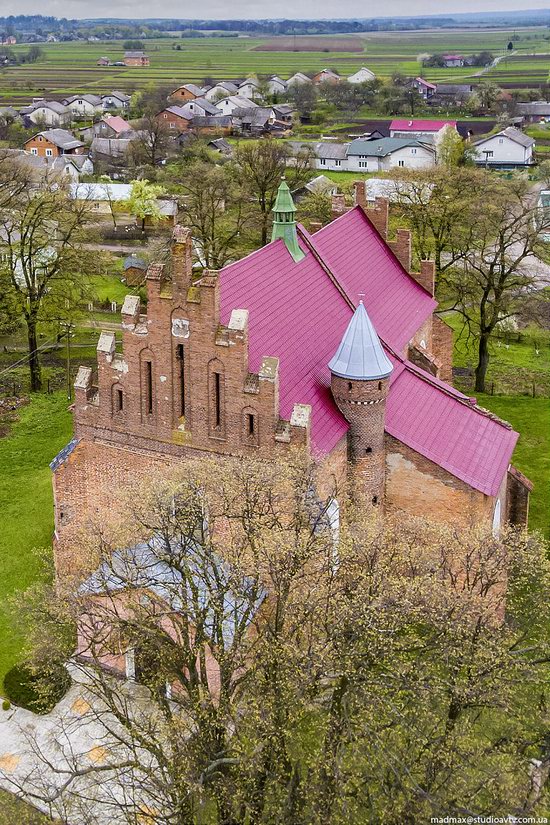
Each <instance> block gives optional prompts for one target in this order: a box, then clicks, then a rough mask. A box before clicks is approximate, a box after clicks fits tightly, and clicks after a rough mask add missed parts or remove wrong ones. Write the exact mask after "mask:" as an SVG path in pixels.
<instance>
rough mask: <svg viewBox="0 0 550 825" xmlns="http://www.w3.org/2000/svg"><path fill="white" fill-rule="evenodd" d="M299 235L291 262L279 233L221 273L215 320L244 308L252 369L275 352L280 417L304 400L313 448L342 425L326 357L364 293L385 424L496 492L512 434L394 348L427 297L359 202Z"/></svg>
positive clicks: (413, 325) (330, 440) (325, 443)
mask: <svg viewBox="0 0 550 825" xmlns="http://www.w3.org/2000/svg"><path fill="white" fill-rule="evenodd" d="M300 236H301V238H300V245H301V247H302V249H303V250H304V251H305V252H306V255H305V257H304V258H303V259H302V260H301V261H299V262H298V263H296V262H295V261H294V260H293V259H292V257H291V256H290V254H289V252H288V250H287V248H286V246H285V244H284V242H283V241H282V240H277V241H274V242H272V243H270V244H268V245H267V246H265V247H263V248H262V249H259V250H257V251H256V252H253V253H252V254H251V255H248V256H247V257H246V258H243V259H242V260H240V261H236V262H235V263H233V264H230V265H229V266H227V267H225V268H224V269H223V270H222V271H221V273H220V289H221V321H222V323H227V322H228V321H229V317H230V315H231V311H232V310H233V309H248V311H249V368H250V370H251V371H252V372H257V371H258V370H259V368H260V365H261V361H262V358H263V357H265V356H275V357H278V358H279V380H280V414H281V416H282V417H283V418H285V419H288V418H289V417H290V415H291V413H292V408H293V406H294V404H310V405H311V407H312V431H311V437H312V445H313V448H314V449H315V450H316V451H317V452H318V453H321V454H326V453H328V452H330V450H332V449H333V448H334V446H335V445H336V444H337V443H338V441H339V440H340V439H341V438H342V437H343V436H344V435H345V433H346V432H347V429H348V424H347V422H346V421H345V419H344V418H343V416H342V415H341V413H340V412H339V410H338V408H337V407H336V405H335V403H334V401H333V398H332V395H331V392H330V371H329V369H328V366H327V365H328V362H329V361H330V359H331V358H332V356H333V355H334V353H335V352H336V349H337V347H338V345H339V343H340V340H341V337H342V335H343V332H344V330H345V329H346V327H347V325H348V323H349V321H350V318H351V316H352V313H353V307H354V306H355V305H356V304H357V303H358V300H359V299H358V295H359V293H360V292H362V293H364V298H363V300H364V304H365V307H366V309H367V312H368V313H369V316H370V318H371V320H372V322H373V324H374V326H375V328H376V329H377V332H378V334H379V336H380V338H381V339H382V342H383V343H384V344H385V345H386V347H387V351H388V354H389V355H390V356H391V357H392V360H393V362H394V371H393V373H392V378H391V384H390V392H389V397H388V403H387V409H386V430H387V432H388V433H389V434H390V435H392V436H394V437H395V438H397V439H399V440H400V441H402V442H403V443H404V444H407V445H408V446H409V447H411V448H412V449H414V450H416V451H417V452H419V453H420V454H421V455H423V456H425V457H426V458H428V459H430V460H431V461H433V462H435V463H436V464H438V465H440V466H441V467H444V468H445V469H446V470H448V471H449V472H450V473H452V474H453V475H455V476H457V477H458V478H460V479H462V480H463V481H465V482H466V483H467V484H469V485H471V486H472V487H474V488H476V489H478V490H481V491H482V492H484V493H486V494H489V495H495V494H496V492H497V491H498V488H499V486H500V483H501V481H502V477H503V474H504V473H505V472H506V469H507V467H508V464H509V461H510V458H511V455H512V451H513V449H514V445H515V442H516V439H517V433H514V432H513V431H512V430H511V429H509V428H508V427H506V426H505V425H503V424H501V423H499V422H498V421H496V420H494V419H493V418H491V417H489V415H486V414H484V413H483V412H481V411H480V410H479V409H478V408H476V407H475V406H472V404H471V403H470V401H469V400H468V399H467V398H466V397H465V396H463V395H462V394H461V393H459V392H458V391H456V390H454V389H453V388H451V387H449V386H448V385H446V384H445V383H444V382H442V381H439V380H438V379H435V378H433V377H432V376H429V375H427V374H426V373H424V372H423V371H422V370H420V369H418V368H417V367H415V366H413V365H412V364H410V363H409V362H408V361H406V360H405V359H403V358H402V357H401V356H399V355H397V354H396V350H400V349H403V346H404V344H405V343H406V342H407V341H408V340H409V339H410V338H411V337H412V335H413V334H414V332H416V330H417V329H418V327H419V326H420V325H421V324H422V322H423V321H424V319H425V318H426V317H427V315H428V314H429V313H430V312H431V311H432V309H433V306H434V302H433V300H432V298H431V297H430V296H429V295H428V293H426V292H425V291H424V290H423V289H422V288H421V287H419V286H418V285H416V284H415V282H414V280H413V279H412V278H411V277H410V276H409V275H408V274H407V273H406V272H405V271H404V269H403V268H402V267H401V266H400V264H398V263H397V261H396V258H395V257H394V255H393V254H392V253H391V252H390V250H389V249H388V248H387V247H386V245H385V244H384V243H383V241H382V240H381V239H380V237H379V236H378V233H377V232H376V230H375V229H374V227H373V226H372V224H371V223H370V221H368V220H367V219H366V218H365V216H364V215H363V214H362V212H361V211H360V210H358V209H354V210H351V211H350V212H348V213H346V214H345V215H344V216H342V217H341V218H339V219H338V220H336V221H334V222H333V223H331V224H329V225H328V226H327V227H325V228H324V229H322V230H320V231H319V232H317V233H316V234H315V235H314V236H313V237H311V236H309V235H308V234H307V232H305V230H301V232H300ZM349 299H351V301H350V300H349Z"/></svg>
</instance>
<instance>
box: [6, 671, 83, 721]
mask: <svg viewBox="0 0 550 825" xmlns="http://www.w3.org/2000/svg"><path fill="white" fill-rule="evenodd" d="M70 684H71V677H70V676H69V674H68V673H67V671H66V670H65V668H64V667H62V666H61V665H55V666H54V667H52V668H51V669H50V670H48V671H47V672H45V671H43V672H37V671H36V670H34V669H33V668H31V667H30V665H28V664H27V663H25V662H22V663H21V664H18V665H15V667H12V669H11V670H9V671H8V672H7V673H6V675H5V677H4V692H5V694H6V696H7V699H8V702H12V703H13V704H14V705H18V706H19V707H22V708H26V709H27V710H31V711H32V712H33V713H48V712H49V711H50V710H51V709H52V708H53V707H54V705H55V704H56V703H57V702H59V700H60V699H61V697H62V696H63V695H64V694H65V693H66V692H67V690H68V689H69V687H70Z"/></svg>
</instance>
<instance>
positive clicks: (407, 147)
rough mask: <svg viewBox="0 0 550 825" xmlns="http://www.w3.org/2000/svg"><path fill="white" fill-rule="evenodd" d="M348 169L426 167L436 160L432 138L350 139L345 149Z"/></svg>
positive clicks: (359, 170) (373, 170)
mask: <svg viewBox="0 0 550 825" xmlns="http://www.w3.org/2000/svg"><path fill="white" fill-rule="evenodd" d="M346 159H347V165H346V168H347V169H348V170H349V171H350V172H380V171H383V170H384V171H387V170H389V169H394V168H405V169H426V168H428V167H430V166H433V165H434V164H435V162H436V152H435V146H434V144H433V142H432V141H431V140H421V139H417V138H381V139H380V140H361V138H358V139H356V140H352V141H351V143H350V144H349V146H348V148H347V151H346Z"/></svg>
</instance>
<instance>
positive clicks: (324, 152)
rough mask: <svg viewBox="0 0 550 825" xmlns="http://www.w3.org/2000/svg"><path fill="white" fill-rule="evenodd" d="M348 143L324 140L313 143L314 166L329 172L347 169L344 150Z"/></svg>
mask: <svg viewBox="0 0 550 825" xmlns="http://www.w3.org/2000/svg"><path fill="white" fill-rule="evenodd" d="M348 146H349V144H347V143H333V142H332V141H326V142H325V141H324V142H323V143H316V144H315V168H316V169H325V170H327V171H329V172H343V171H344V170H347V168H348V167H347V156H346V151H347V148H348Z"/></svg>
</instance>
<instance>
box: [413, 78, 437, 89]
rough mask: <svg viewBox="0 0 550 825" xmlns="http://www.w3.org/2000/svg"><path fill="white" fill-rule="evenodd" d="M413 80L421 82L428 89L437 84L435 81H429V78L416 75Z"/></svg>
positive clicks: (433, 87) (435, 87)
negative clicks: (425, 78)
mask: <svg viewBox="0 0 550 825" xmlns="http://www.w3.org/2000/svg"><path fill="white" fill-rule="evenodd" d="M415 80H416V81H417V82H418V83H422V85H423V86H427V87H428V89H437V86H436V85H435V83H430V82H429V80H424V78H423V77H416V78H415Z"/></svg>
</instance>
